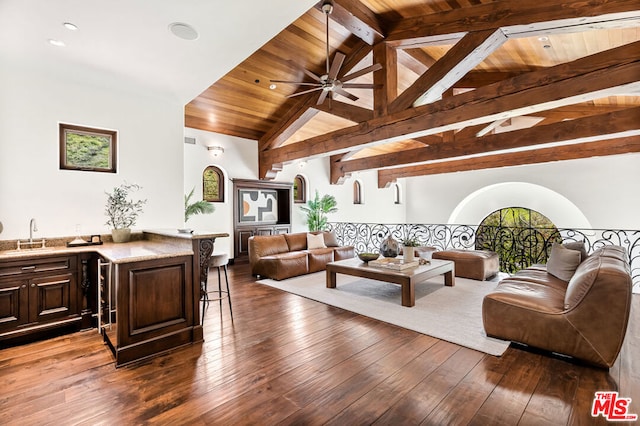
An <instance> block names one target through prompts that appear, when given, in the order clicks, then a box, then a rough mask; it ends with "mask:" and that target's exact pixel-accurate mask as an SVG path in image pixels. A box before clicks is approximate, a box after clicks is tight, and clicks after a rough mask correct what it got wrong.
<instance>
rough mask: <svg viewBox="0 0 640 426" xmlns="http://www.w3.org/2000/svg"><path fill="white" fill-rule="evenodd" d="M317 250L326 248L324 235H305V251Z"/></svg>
mask: <svg viewBox="0 0 640 426" xmlns="http://www.w3.org/2000/svg"><path fill="white" fill-rule="evenodd" d="M319 248H327V246H325V245H324V235H322V234H318V235H313V234H307V249H309V250H313V249H319Z"/></svg>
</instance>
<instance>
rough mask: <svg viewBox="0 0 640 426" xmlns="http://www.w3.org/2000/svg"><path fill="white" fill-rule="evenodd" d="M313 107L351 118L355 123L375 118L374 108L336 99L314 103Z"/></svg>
mask: <svg viewBox="0 0 640 426" xmlns="http://www.w3.org/2000/svg"><path fill="white" fill-rule="evenodd" d="M313 108H314V109H317V110H318V111H323V112H326V113H328V114H333V115H335V116H338V117H342V118H345V119H347V120H351V121H353V122H354V123H360V122H362V121H367V120H371V119H372V118H373V111H372V110H370V109H366V108H362V107H359V106H356V105H351V104H347V103H344V102H340V101H337V100H335V99H332V100H331V102H324V103H322V104H320V105H314V106H313Z"/></svg>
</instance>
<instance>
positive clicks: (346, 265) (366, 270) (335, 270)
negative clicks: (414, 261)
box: [327, 257, 455, 307]
mask: <svg viewBox="0 0 640 426" xmlns="http://www.w3.org/2000/svg"><path fill="white" fill-rule="evenodd" d="M336 274H344V275H352V276H354V277H362V278H369V279H372V280H378V281H384V282H388V283H393V284H399V285H401V286H402V306H408V307H411V306H414V305H415V304H416V295H415V285H416V284H417V283H419V282H422V281H426V280H428V279H429V278H433V277H436V276H438V275H444V285H446V286H449V287H452V286H454V285H455V269H454V263H453V262H452V261H450V260H435V259H433V260H431V263H430V264H429V265H418V266H417V267H415V268H409V269H405V270H403V271H395V270H393V269H386V268H382V267H379V266H370V265H369V264H367V263H365V262H363V261H361V260H360V259H358V258H355V257H354V258H353V259H346V260H338V261H336V262H330V263H328V264H327V288H336Z"/></svg>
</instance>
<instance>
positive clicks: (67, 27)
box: [62, 22, 78, 31]
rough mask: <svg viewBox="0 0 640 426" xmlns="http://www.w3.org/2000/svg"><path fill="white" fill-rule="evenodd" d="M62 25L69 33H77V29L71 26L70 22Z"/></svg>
mask: <svg viewBox="0 0 640 426" xmlns="http://www.w3.org/2000/svg"><path fill="white" fill-rule="evenodd" d="M62 25H64V27H65V28H66V29H68V30H70V31H77V30H78V27H77V26H76V25H74V24H72V23H71V22H65V23H63V24H62Z"/></svg>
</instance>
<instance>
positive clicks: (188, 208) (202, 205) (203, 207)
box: [184, 187, 215, 223]
mask: <svg viewBox="0 0 640 426" xmlns="http://www.w3.org/2000/svg"><path fill="white" fill-rule="evenodd" d="M195 189H196V188H195V187H194V188H193V189H191V192H189V194H188V195H187V194H185V196H184V223H187V221H188V220H189V219H190V218H191V216H194V215H197V214H209V213H213V212H214V211H215V207H214V206H213V204H211V203H210V202H208V201H204V200H200V201H194V202H193V203H192V202H191V197H193V191H195Z"/></svg>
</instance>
